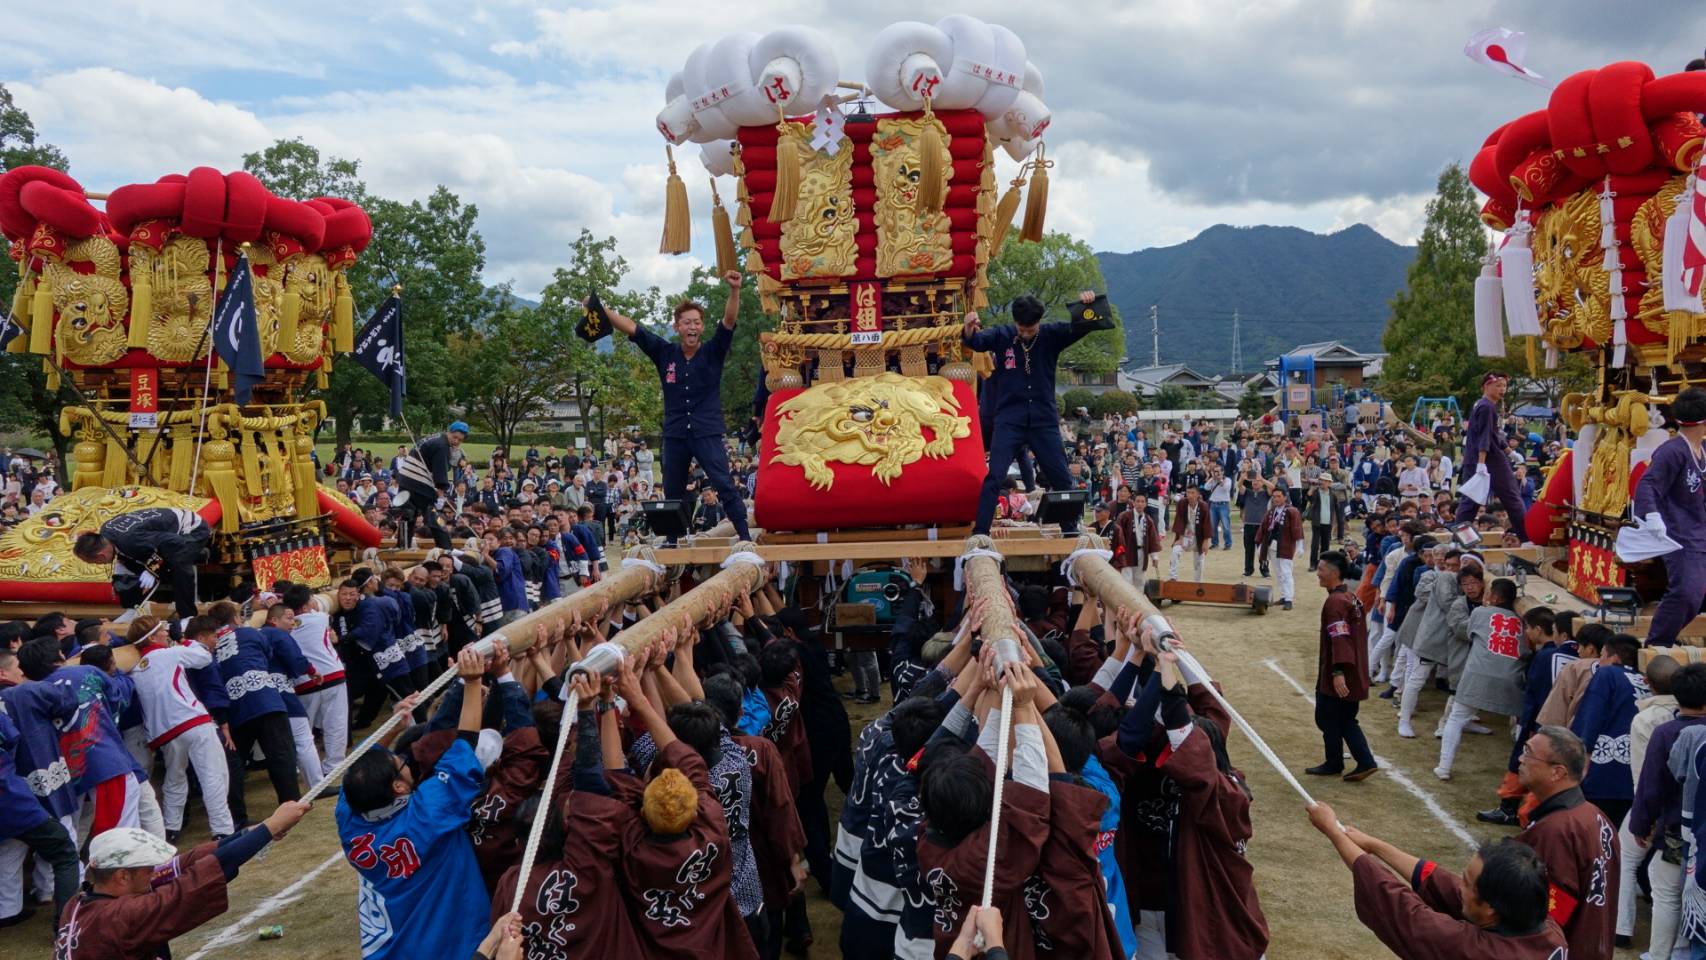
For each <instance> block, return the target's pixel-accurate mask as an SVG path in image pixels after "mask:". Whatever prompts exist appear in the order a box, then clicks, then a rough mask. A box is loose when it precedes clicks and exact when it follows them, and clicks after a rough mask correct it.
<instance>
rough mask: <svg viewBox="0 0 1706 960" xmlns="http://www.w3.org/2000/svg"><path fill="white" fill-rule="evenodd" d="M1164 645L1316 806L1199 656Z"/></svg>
mask: <svg viewBox="0 0 1706 960" xmlns="http://www.w3.org/2000/svg"><path fill="white" fill-rule="evenodd" d="M1162 646H1163V647H1165V648H1166V649H1167V650H1170V651H1172V653H1173V654H1174V655H1175V656H1177V657H1178V658H1179V665H1180V667H1181V668H1187V667H1188V668H1189V670H1190V671H1192V672H1194V673H1196V674H1197V675H1198V676H1200V677H1203V678H1204V680H1203V685H1202V686H1203V689H1204V690H1207V691H1208V692H1209V695H1210V696H1212V697H1214V699H1215V702H1216V703H1218V704H1220V707H1221V709H1222V710H1225V711H1226V713H1227V715H1228V716H1230V717H1231V718H1232V722H1233V723H1235V724H1237V725H1238V729H1240V730H1242V731H1244V736H1245V737H1246V738H1247V739H1248V740H1249V741H1250V745H1251V746H1253V747H1255V748H1256V752H1257V753H1259V754H1261V755H1262V759H1264V760H1266V761H1268V763H1269V764H1270V765H1272V766H1273V768H1274V769H1275V770H1277V771H1279V775H1280V776H1281V777H1283V778H1285V782H1286V783H1289V784H1291V788H1292V789H1293V790H1296V791H1297V795H1298V796H1300V797H1302V798H1303V802H1304V803H1306V804H1308V805H1309V806H1311V807H1313V806H1315V798H1314V797H1312V796H1310V795H1309V791H1308V790H1305V789H1303V784H1301V783H1299V782H1298V781H1297V778H1296V777H1295V776H1293V775H1292V773H1291V771H1290V770H1288V769H1286V765H1285V763H1284V762H1283V761H1281V760H1280V758H1279V756H1278V755H1276V754H1275V753H1274V752H1273V750H1272V749H1270V748H1269V747H1268V744H1267V741H1265V740H1263V739H1262V737H1261V735H1260V734H1258V733H1257V732H1256V728H1255V727H1252V726H1250V722H1249V721H1248V720H1245V719H1244V717H1243V715H1242V714H1240V713H1239V712H1238V711H1237V710H1234V709H1232V704H1230V703H1227V702H1226V698H1225V697H1223V696H1221V695H1220V691H1219V690H1216V689H1215V688H1214V684H1213V683H1210V682H1208V680H1207V677H1208V671H1207V670H1204V669H1203V665H1202V664H1201V663H1198V662H1197V658H1196V657H1193V656H1191V655H1190V653H1189V652H1188V651H1186V650H1184V649H1182V648H1180V647H1177V646H1175V645H1173V644H1171V643H1163V644H1162Z"/></svg>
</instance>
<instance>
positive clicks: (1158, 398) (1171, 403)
mask: <svg viewBox="0 0 1706 960" xmlns="http://www.w3.org/2000/svg"><path fill="white" fill-rule="evenodd" d="M1194 406H1196V400H1195V398H1193V397H1192V396H1191V392H1190V391H1189V390H1186V389H1185V388H1184V387H1181V386H1178V385H1176V384H1171V383H1169V384H1166V385H1165V386H1163V387H1161V388H1160V389H1159V390H1156V391H1155V397H1154V399H1153V400H1151V401H1150V404H1149V408H1150V409H1151V410H1189V409H1190V408H1192V407H1194Z"/></svg>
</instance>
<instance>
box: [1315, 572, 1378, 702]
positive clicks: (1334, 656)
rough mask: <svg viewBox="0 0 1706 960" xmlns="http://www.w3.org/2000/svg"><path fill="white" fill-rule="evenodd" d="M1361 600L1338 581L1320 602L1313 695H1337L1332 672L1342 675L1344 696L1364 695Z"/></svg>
mask: <svg viewBox="0 0 1706 960" xmlns="http://www.w3.org/2000/svg"><path fill="white" fill-rule="evenodd" d="M1363 617H1364V614H1363V609H1362V604H1361V603H1358V602H1357V598H1356V594H1354V593H1352V592H1351V590H1350V587H1349V586H1347V585H1346V584H1342V583H1341V584H1339V585H1338V586H1336V587H1334V588H1333V590H1332V592H1331V593H1329V594H1327V599H1326V601H1325V602H1323V603H1322V604H1321V645H1320V653H1319V656H1318V657H1317V662H1316V667H1315V693H1316V695H1317V696H1323V697H1334V698H1336V699H1337V698H1339V694H1338V692H1337V691H1335V690H1334V689H1333V675H1334V674H1335V673H1337V674H1341V675H1343V676H1344V678H1345V688H1346V689H1347V690H1349V691H1350V696H1348V697H1344V698H1342V699H1345V700H1353V701H1356V700H1367V699H1368V623H1367V621H1366V620H1364V619H1363Z"/></svg>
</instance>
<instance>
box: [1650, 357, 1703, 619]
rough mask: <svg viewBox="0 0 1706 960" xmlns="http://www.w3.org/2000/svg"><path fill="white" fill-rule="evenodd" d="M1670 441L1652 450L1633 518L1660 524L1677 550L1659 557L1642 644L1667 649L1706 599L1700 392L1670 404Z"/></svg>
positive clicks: (1693, 389) (1681, 396)
mask: <svg viewBox="0 0 1706 960" xmlns="http://www.w3.org/2000/svg"><path fill="white" fill-rule="evenodd" d="M1670 415H1671V419H1672V420H1675V421H1676V436H1674V437H1671V438H1670V439H1669V440H1666V441H1665V442H1664V443H1662V444H1660V445H1659V448H1658V449H1657V450H1655V451H1653V460H1652V462H1651V463H1649V464H1648V465H1647V472H1646V473H1644V474H1642V475H1641V482H1640V483H1639V484H1637V485H1636V486H1635V516H1636V517H1639V518H1641V519H1642V520H1643V521H1644V522H1646V523H1651V522H1652V520H1653V519H1654V518H1655V517H1657V518H1660V519H1662V520H1663V521H1664V533H1665V536H1668V537H1670V538H1671V539H1672V540H1674V541H1676V543H1677V545H1678V546H1679V547H1681V549H1679V550H1676V551H1673V552H1671V553H1667V554H1665V555H1664V556H1663V557H1662V559H1663V560H1664V564H1665V577H1666V580H1667V583H1666V585H1665V595H1664V597H1663V598H1661V599H1660V600H1659V607H1658V609H1657V610H1654V611H1653V622H1652V626H1650V627H1649V628H1648V629H1647V645H1648V646H1653V647H1669V646H1674V645H1675V644H1676V637H1677V634H1679V633H1681V632H1682V628H1683V627H1686V626H1688V624H1689V622H1690V621H1692V620H1693V619H1694V615H1695V614H1697V613H1699V612H1700V603H1701V600H1702V599H1706V489H1703V488H1706V481H1703V479H1702V478H1706V456H1703V454H1706V451H1703V450H1702V449H1701V441H1702V440H1703V439H1706V390H1702V389H1701V388H1699V387H1689V388H1688V389H1687V390H1684V391H1682V393H1680V394H1678V395H1677V398H1676V400H1675V401H1673V402H1672V403H1671V405H1670Z"/></svg>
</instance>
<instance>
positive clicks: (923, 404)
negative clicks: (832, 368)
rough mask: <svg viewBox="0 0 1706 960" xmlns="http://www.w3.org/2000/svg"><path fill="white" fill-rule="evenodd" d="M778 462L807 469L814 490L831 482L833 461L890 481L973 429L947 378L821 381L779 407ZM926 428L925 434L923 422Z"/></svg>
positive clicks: (950, 446)
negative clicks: (865, 468) (961, 412)
mask: <svg viewBox="0 0 1706 960" xmlns="http://www.w3.org/2000/svg"><path fill="white" fill-rule="evenodd" d="M777 417H778V421H779V422H778V424H777V426H776V462H778V463H784V464H788V465H790V466H797V467H800V468H802V469H804V470H805V474H806V482H807V483H809V484H811V486H812V487H813V488H814V489H818V490H828V489H830V487H832V486H833V485H834V484H835V473H834V472H833V471H832V470H831V469H830V467H829V465H830V464H831V463H846V464H853V465H859V466H869V467H870V468H871V474H872V475H873V476H875V477H876V478H877V479H878V480H880V481H882V482H883V485H884V486H888V485H889V484H891V483H892V482H893V481H894V479H895V478H896V477H898V476H900V475H901V472H902V471H903V470H904V469H905V468H906V467H907V466H908V465H909V464H912V463H916V462H917V461H918V460H919V458H921V457H932V458H937V459H940V458H944V457H947V456H949V455H950V454H952V453H953V452H954V441H956V440H959V439H961V438H963V437H967V436H970V435H971V419H970V418H969V417H962V416H959V400H958V398H956V397H955V396H954V388H953V384H952V382H950V381H949V380H947V379H946V378H943V377H906V376H901V375H900V374H898V373H883V374H879V375H877V376H875V377H854V378H852V379H849V380H842V381H839V382H826V383H819V384H817V385H816V386H813V387H811V388H810V389H808V390H806V391H805V392H804V393H801V394H799V395H797V396H794V397H792V398H790V399H789V400H788V401H787V402H785V403H783V404H782V405H781V406H780V407H778V408H777ZM925 427H928V428H929V429H930V431H931V434H932V436H931V438H930V439H928V440H926V439H925V437H924V428H925Z"/></svg>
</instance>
